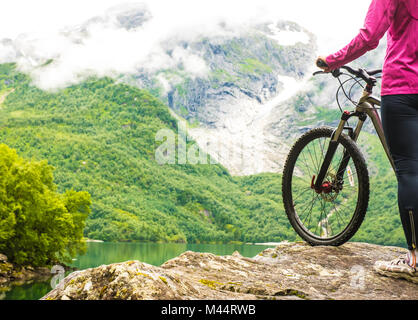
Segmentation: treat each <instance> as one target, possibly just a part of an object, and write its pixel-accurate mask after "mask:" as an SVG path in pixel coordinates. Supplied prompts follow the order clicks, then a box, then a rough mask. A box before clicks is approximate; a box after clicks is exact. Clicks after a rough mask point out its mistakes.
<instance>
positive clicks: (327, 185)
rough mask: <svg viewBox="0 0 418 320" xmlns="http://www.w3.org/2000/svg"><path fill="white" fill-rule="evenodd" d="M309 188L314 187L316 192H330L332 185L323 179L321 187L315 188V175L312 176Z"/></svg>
mask: <svg viewBox="0 0 418 320" xmlns="http://www.w3.org/2000/svg"><path fill="white" fill-rule="evenodd" d="M311 189H314V190H315V192H316V193H322V192H323V193H326V194H328V193H331V192H332V185H331V183H329V182H328V181H325V182H324V183H323V184H322V186H321V189H319V190H317V189H315V175H314V176H313V177H312V182H311Z"/></svg>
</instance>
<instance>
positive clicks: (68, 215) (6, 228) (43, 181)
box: [0, 144, 91, 266]
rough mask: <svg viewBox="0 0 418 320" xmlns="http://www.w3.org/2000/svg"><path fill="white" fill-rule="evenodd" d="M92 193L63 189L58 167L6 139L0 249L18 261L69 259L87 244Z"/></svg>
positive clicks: (0, 176)
mask: <svg viewBox="0 0 418 320" xmlns="http://www.w3.org/2000/svg"><path fill="white" fill-rule="evenodd" d="M90 205H91V200H90V194H88V193H87V192H76V191H73V190H71V191H67V192H66V193H64V194H59V193H57V191H56V185H55V184H54V182H53V167H52V166H50V165H48V163H47V161H28V160H25V159H23V158H21V157H19V156H18V154H17V153H16V151H15V150H14V149H11V148H9V147H8V146H6V145H4V144H1V145H0V252H3V253H4V254H6V255H7V256H8V257H9V259H10V261H12V262H15V263H17V264H21V265H25V264H30V265H33V266H43V265H49V264H52V263H56V262H69V261H70V260H71V258H72V257H73V256H75V255H76V254H78V253H81V252H83V251H84V250H85V244H84V242H83V229H84V225H85V220H86V218H87V216H88V214H89V213H90Z"/></svg>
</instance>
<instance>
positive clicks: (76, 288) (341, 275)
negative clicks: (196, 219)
mask: <svg viewBox="0 0 418 320" xmlns="http://www.w3.org/2000/svg"><path fill="white" fill-rule="evenodd" d="M404 252H405V249H401V248H396V247H382V246H377V245H371V244H366V243H347V244H345V245H343V246H341V247H311V246H308V245H306V244H304V243H288V242H283V243H280V244H279V245H278V246H277V247H276V248H274V249H272V248H271V249H266V250H264V251H263V252H261V253H260V254H259V255H257V256H256V257H254V258H245V257H242V256H241V255H240V254H239V253H238V252H235V253H234V254H232V255H231V256H216V255H213V254H209V253H196V252H191V251H188V252H185V253H183V254H182V255H180V256H179V257H177V258H174V259H172V260H169V261H167V262H166V263H164V264H163V265H161V266H160V267H155V266H152V265H149V264H146V263H141V262H139V261H128V262H124V263H117V264H112V265H108V266H104V265H103V266H100V267H98V268H94V269H87V270H84V271H78V272H74V273H72V274H70V275H69V276H67V277H66V278H65V279H64V280H63V281H62V282H61V283H60V285H59V286H58V287H57V288H56V289H54V290H53V291H51V292H50V293H48V294H47V295H46V296H45V297H43V298H42V299H44V300H56V299H61V300H69V299H140V300H148V299H168V300H169V299H417V298H418V291H417V288H418V286H417V284H416V283H411V282H408V281H406V280H400V279H393V278H388V277H384V276H381V275H378V274H377V273H375V272H374V271H373V264H374V262H375V261H376V260H389V259H393V258H395V257H397V256H398V255H400V254H402V253H404Z"/></svg>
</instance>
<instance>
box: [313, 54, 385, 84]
mask: <svg viewBox="0 0 418 320" xmlns="http://www.w3.org/2000/svg"><path fill="white" fill-rule="evenodd" d="M316 65H317V66H318V67H321V68H325V67H328V65H327V64H326V63H325V62H324V61H323V60H321V59H318V60H317V61H316ZM340 69H344V70H346V71H348V72H349V73H351V74H352V75H353V76H355V77H357V78H361V79H363V80H364V81H365V82H366V83H367V84H368V85H369V86H374V85H375V84H376V78H375V77H373V76H374V75H375V74H378V73H381V72H382V70H380V69H377V70H370V71H368V70H365V69H363V68H360V69H357V70H355V69H353V68H351V67H349V66H342V67H340V68H338V69H335V70H333V71H331V74H332V75H333V76H334V77H335V78H337V77H339V76H340V75H342V72H341V70H340ZM326 73H329V72H324V71H317V72H314V74H313V75H314V76H316V75H318V74H326Z"/></svg>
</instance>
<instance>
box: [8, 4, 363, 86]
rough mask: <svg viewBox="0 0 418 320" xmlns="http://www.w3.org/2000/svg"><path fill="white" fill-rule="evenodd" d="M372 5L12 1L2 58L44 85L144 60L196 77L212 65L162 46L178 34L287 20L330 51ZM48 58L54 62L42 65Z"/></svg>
mask: <svg viewBox="0 0 418 320" xmlns="http://www.w3.org/2000/svg"><path fill="white" fill-rule="evenodd" d="M369 3H370V1H364V0H353V1H351V2H349V3H348V2H346V3H341V2H336V1H332V0H323V1H316V2H314V1H310V0H293V1H283V0H276V1H268V0H258V1H248V0H245V1H235V0H228V1H225V0H224V1H220V0H211V1H208V0H199V1H191V0H176V1H169V0H146V1H141V2H138V1H118V0H89V1H80V0H72V1H68V0H62V1H59V2H58V1H52V0H40V1H36V3H35V2H34V1H28V0H15V1H13V2H9V3H7V4H6V5H5V6H3V9H5V10H2V11H1V12H0V63H2V62H16V63H17V65H18V67H19V69H20V70H22V71H24V72H26V73H28V74H30V75H31V76H32V78H33V81H34V83H35V84H36V85H38V86H39V87H41V88H42V89H46V90H53V89H57V88H62V87H65V86H68V85H71V84H75V83H77V82H79V81H80V80H82V79H84V78H85V77H86V76H88V75H92V74H93V75H97V76H112V77H117V76H118V75H120V74H129V73H134V72H135V71H136V70H137V69H138V67H139V66H141V68H143V69H147V70H151V71H152V70H156V69H161V68H162V67H164V68H172V67H173V66H176V65H178V64H179V63H181V64H182V65H183V66H184V68H185V70H186V71H187V72H188V73H190V74H191V76H196V77H204V76H205V74H207V72H208V67H207V66H206V65H205V62H204V60H203V59H202V58H201V57H199V56H197V55H195V54H192V53H191V52H189V51H188V50H187V49H181V48H178V49H176V51H175V52H173V53H172V54H171V55H167V53H166V51H165V50H164V46H163V44H164V43H166V42H167V41H173V40H176V39H177V40H185V41H192V40H193V39H196V38H197V37H200V36H202V35H210V36H216V35H222V36H225V35H226V33H230V35H233V34H234V33H238V32H242V31H243V30H245V29H246V27H247V26H250V25H254V24H257V23H264V22H275V21H279V20H290V21H294V22H297V23H298V24H300V25H301V26H302V27H304V28H306V29H307V30H309V31H310V32H312V33H314V34H315V35H316V36H317V41H318V48H319V50H318V53H320V54H328V53H332V52H334V51H336V50H338V49H340V47H341V46H342V45H345V44H346V43H348V41H350V40H351V39H352V38H353V37H354V36H355V35H356V34H357V32H358V29H359V28H360V27H361V26H362V24H363V20H364V17H365V14H366V11H367V7H368V5H369ZM138 7H140V8H142V7H144V8H146V9H147V10H148V12H149V13H150V16H149V17H145V18H144V19H145V22H144V23H143V24H142V26H141V27H138V28H134V29H126V28H122V27H121V26H120V25H118V22H117V21H115V19H114V16H115V13H117V12H119V11H129V9H130V8H132V9H135V8H138ZM97 17H99V18H100V19H97ZM93 18H96V19H93ZM1 39H10V40H8V41H1ZM10 41H12V42H13V46H14V48H15V49H13V48H12V46H11V45H10ZM16 48H17V50H16ZM49 60H52V62H51V63H49V64H48V65H47V66H43V65H44V64H45V62H47V61H49Z"/></svg>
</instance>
